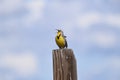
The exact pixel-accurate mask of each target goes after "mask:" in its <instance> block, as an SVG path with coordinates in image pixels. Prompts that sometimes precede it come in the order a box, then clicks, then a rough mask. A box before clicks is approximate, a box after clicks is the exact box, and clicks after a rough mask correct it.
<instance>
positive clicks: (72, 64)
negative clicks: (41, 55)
mask: <svg viewBox="0 0 120 80" xmlns="http://www.w3.org/2000/svg"><path fill="white" fill-rule="evenodd" d="M52 53H53V79H54V80H77V66H76V59H75V56H74V54H73V51H72V49H56V50H53V52H52Z"/></svg>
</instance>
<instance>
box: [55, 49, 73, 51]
mask: <svg viewBox="0 0 120 80" xmlns="http://www.w3.org/2000/svg"><path fill="white" fill-rule="evenodd" d="M53 51H73V50H72V49H68V48H64V49H53Z"/></svg>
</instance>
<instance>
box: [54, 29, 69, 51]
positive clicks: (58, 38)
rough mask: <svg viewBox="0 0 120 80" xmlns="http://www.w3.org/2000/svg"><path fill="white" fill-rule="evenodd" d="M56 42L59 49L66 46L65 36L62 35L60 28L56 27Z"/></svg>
mask: <svg viewBox="0 0 120 80" xmlns="http://www.w3.org/2000/svg"><path fill="white" fill-rule="evenodd" d="M55 41H56V44H57V45H58V47H59V48H60V49H63V48H65V47H66V48H67V47H68V44H67V41H66V36H65V35H64V33H63V31H62V30H59V29H57V35H56V37H55Z"/></svg>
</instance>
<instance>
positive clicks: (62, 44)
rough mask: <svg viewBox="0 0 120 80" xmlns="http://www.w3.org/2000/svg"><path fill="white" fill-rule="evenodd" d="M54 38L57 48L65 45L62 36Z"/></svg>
mask: <svg viewBox="0 0 120 80" xmlns="http://www.w3.org/2000/svg"><path fill="white" fill-rule="evenodd" d="M55 40H56V44H57V45H58V46H59V48H64V47H65V39H64V38H63V37H62V36H60V37H59V39H58V38H57V36H56V38H55Z"/></svg>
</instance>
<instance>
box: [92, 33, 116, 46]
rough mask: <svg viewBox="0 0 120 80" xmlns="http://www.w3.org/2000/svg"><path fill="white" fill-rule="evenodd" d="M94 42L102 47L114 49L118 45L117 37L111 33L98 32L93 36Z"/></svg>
mask: <svg viewBox="0 0 120 80" xmlns="http://www.w3.org/2000/svg"><path fill="white" fill-rule="evenodd" d="M91 39H92V42H93V43H94V44H97V45H98V46H100V47H103V48H107V47H113V46H115V45H116V43H117V37H116V36H115V35H113V34H111V33H109V32H96V33H93V34H92V36H91Z"/></svg>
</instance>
